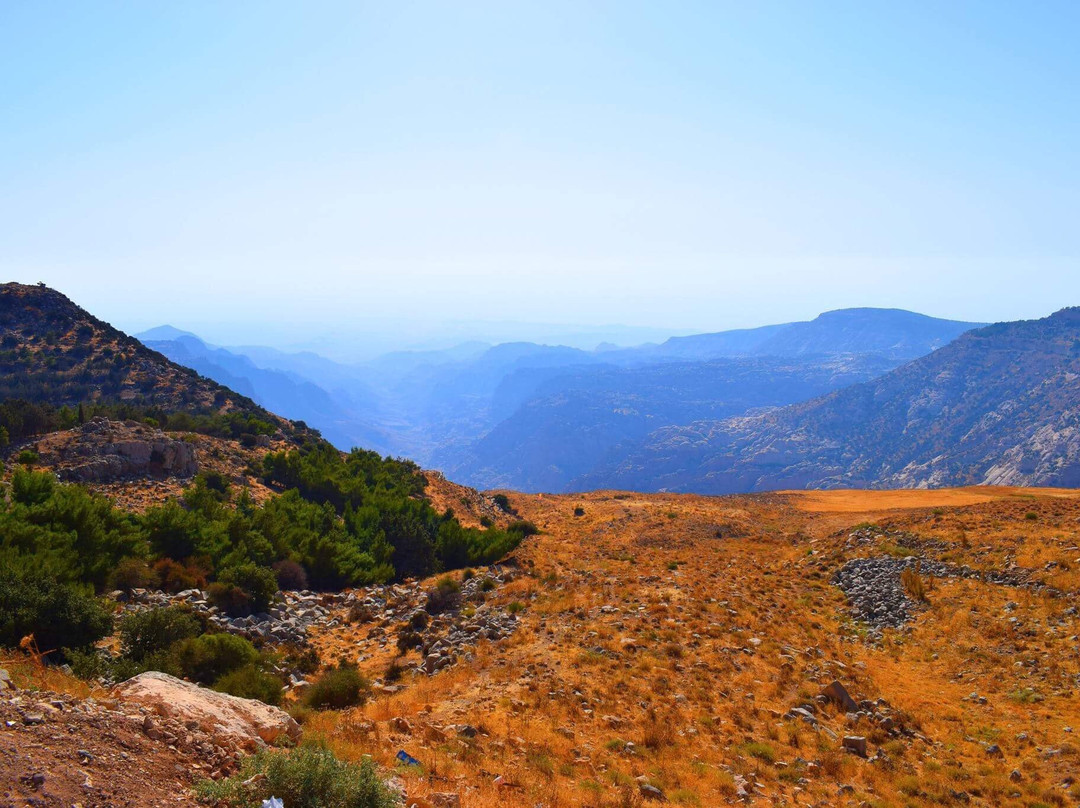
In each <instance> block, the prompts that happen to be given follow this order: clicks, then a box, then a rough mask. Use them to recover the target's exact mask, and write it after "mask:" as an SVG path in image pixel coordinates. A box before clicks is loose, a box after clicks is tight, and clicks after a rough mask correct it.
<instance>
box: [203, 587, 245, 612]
mask: <svg viewBox="0 0 1080 808" xmlns="http://www.w3.org/2000/svg"><path fill="white" fill-rule="evenodd" d="M206 597H207V599H208V600H209V601H210V602H211V603H212V604H214V605H215V606H217V607H218V608H219V609H221V611H223V612H225V614H228V615H231V616H232V617H244V616H246V615H249V614H251V613H252V608H251V598H250V597H249V596H248V593H247V592H245V591H244V590H243V589H241V588H240V587H238V586H236V585H234V584H225V583H221V582H220V581H214V583H212V584H210V586H208V587H207V589H206Z"/></svg>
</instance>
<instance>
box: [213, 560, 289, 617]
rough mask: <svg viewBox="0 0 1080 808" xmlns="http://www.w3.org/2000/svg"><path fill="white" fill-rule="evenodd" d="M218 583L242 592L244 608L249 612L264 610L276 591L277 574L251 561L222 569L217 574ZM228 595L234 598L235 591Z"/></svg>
mask: <svg viewBox="0 0 1080 808" xmlns="http://www.w3.org/2000/svg"><path fill="white" fill-rule="evenodd" d="M218 583H221V584H224V585H225V586H227V587H234V588H236V589H239V590H240V591H241V592H243V594H244V595H246V596H247V603H246V604H245V606H244V608H247V609H250V612H249V613H257V612H265V611H266V610H267V609H268V608H269V606H270V603H271V602H272V601H273V600H274V595H276V594H277V591H278V582H277V576H276V575H274V572H273V570H269V569H267V568H266V567H260V566H259V565H257V564H251V563H247V564H239V565H237V566H235V567H229V568H228V569H226V570H224V571H223V572H222V573H221V574H220V575H218ZM230 597H232V598H235V593H230ZM227 600H228V599H227Z"/></svg>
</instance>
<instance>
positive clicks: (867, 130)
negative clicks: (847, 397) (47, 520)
mask: <svg viewBox="0 0 1080 808" xmlns="http://www.w3.org/2000/svg"><path fill="white" fill-rule="evenodd" d="M1078 22H1080V7H1077V6H1075V5H1073V4H1067V3H1048V4H1041V5H1039V6H1038V7H1020V6H1015V5H1012V4H1004V3H956V4H950V5H949V6H947V7H941V6H940V5H937V4H924V3H912V4H904V5H903V6H895V5H891V6H885V5H877V6H869V5H865V4H839V5H835V4H829V5H825V4H821V5H814V4H805V3H798V4H796V3H764V4H755V5H753V6H747V5H746V4H734V3H730V4H729V3H681V4H675V5H670V4H669V5H666V6H664V7H659V6H654V5H651V4H638V3H619V4H606V3H601V4H596V5H585V4H576V3H546V4H543V5H539V6H530V5H517V4H515V5H514V6H513V7H510V6H506V5H503V4H490V3H477V4H455V5H446V4H439V3H419V4H410V5H408V6H407V7H406V6H404V5H403V4H379V3H340V2H326V3H317V4H311V5H305V6H304V8H303V10H301V9H299V8H298V7H296V6H295V5H293V4H288V3H280V2H268V3H258V4H256V3H244V2H237V3H230V4H227V5H214V4H183V5H153V6H149V5H146V6H123V5H95V6H90V5H83V4H76V3H61V4H58V5H57V4H53V5H49V6H47V7H46V6H40V5H34V4H8V5H6V6H4V7H3V8H0V42H2V43H3V46H4V47H3V48H0V68H2V69H3V74H4V75H5V77H6V79H7V81H6V88H5V89H6V93H5V103H4V105H3V107H2V111H0V114H2V115H3V124H4V125H3V126H2V127H0V183H2V188H3V191H4V193H3V194H0V216H2V217H3V221H4V222H5V237H4V249H3V250H2V251H0V275H2V276H3V277H6V278H11V279H15V280H20V281H23V282H28V283H34V282H37V281H44V282H45V283H47V284H49V285H50V286H54V287H55V288H57V289H60V290H61V291H63V292H64V293H65V294H67V295H69V296H70V297H71V298H72V299H73V300H75V301H76V302H78V303H79V304H80V305H82V306H84V307H86V308H87V309H89V310H91V311H93V312H95V313H96V314H98V315H99V316H101V317H103V318H105V319H107V320H109V321H110V322H113V323H114V324H116V325H117V326H119V327H122V328H124V329H125V330H129V331H139V330H143V329H145V328H149V327H152V326H155V325H160V324H163V323H171V324H173V325H175V326H177V327H179V328H183V329H187V330H191V331H195V332H196V333H200V334H201V335H203V336H205V337H206V338H207V339H209V340H211V341H213V342H217V343H221V344H236V343H237V342H241V341H246V342H257V343H262V344H273V341H272V340H278V344H301V343H303V342H305V341H308V342H315V343H318V342H319V341H320V340H323V341H329V342H331V343H332V342H333V341H334V340H342V339H344V340H351V339H358V338H362V337H359V336H358V335H364V334H367V335H369V337H370V339H371V340H373V341H376V340H378V339H379V338H386V339H385V345H386V346H389V347H405V346H409V345H423V344H428V343H436V342H438V341H439V340H446V339H450V338H459V339H470V338H477V337H476V336H474V335H480V334H483V333H485V332H491V333H494V334H505V335H507V336H506V338H507V339H511V338H513V336H512V335H513V334H514V333H515V332H514V330H513V329H512V328H511V329H507V328H505V327H503V326H501V325H500V326H499V327H498V328H494V327H492V325H491V324H505V323H521V324H550V326H549V327H548V328H549V330H550V331H551V332H552V333H553V334H558V333H569V332H572V331H574V330H581V329H583V328H584V329H587V328H594V327H595V326H593V325H591V324H601V323H602V324H611V323H616V324H622V325H623V326H625V327H626V329H627V333H628V334H633V333H640V334H652V335H654V337H653V338H658V337H659V336H660V334H661V333H690V332H709V331H719V330H727V329H732V328H743V327H752V326H756V325H763V324H766V323H779V322H789V321H795V320H806V319H810V318H812V317H814V316H816V315H817V314H818V313H820V312H822V311H826V310H830V309H837V308H847V307H855V306H875V307H895V308H903V309H909V310H912V311H918V312H922V313H925V314H929V315H932V316H937V317H945V318H951V319H960V320H969V321H999V320H1015V319H1026V318H1034V317H1041V316H1045V315H1047V314H1049V313H1051V312H1052V311H1055V310H1057V309H1059V308H1061V307H1063V306H1066V305H1069V304H1070V303H1080V272H1078V271H1077V263H1078V261H1077V259H1078V258H1080V230H1078V229H1077V228H1076V227H1075V223H1074V222H1073V218H1074V212H1075V210H1076V209H1077V201H1078V200H1080V160H1078V159H1077V153H1076V149H1075V143H1076V142H1077V140H1078V137H1077V136H1078V135H1080V125H1078V124H1080V112H1078V109H1080V107H1078V106H1077V105H1076V103H1075V102H1076V89H1075V88H1076V87H1077V86H1080V82H1078V79H1080V68H1078V65H1077V60H1076V59H1075V56H1074V43H1073V42H1072V36H1071V32H1073V31H1075V30H1076V29H1077V23H1078ZM461 324H465V326H466V327H464V328H462V327H461ZM582 324H583V325H582ZM567 326H573V328H569V329H568V328H566V327H567ZM530 328H531V327H522V328H520V329H519V330H520V331H521V333H522V336H521V337H519V338H528V336H527V335H528V334H529V333H538V332H537V330H536V329H531V330H530ZM605 328H606V326H605ZM635 329H645V330H642V331H635ZM608 330H611V329H608ZM615 330H618V329H615ZM541 331H542V329H541ZM245 333H246V334H250V335H251V336H250V337H249V338H248V339H246V340H240V339H239V336H241V335H243V334H245ZM458 335H460V336H458ZM480 338H482V337H480ZM628 338H629V337H628ZM635 339H636V338H635ZM282 341H284V342H282ZM639 341H646V340H645V339H642V340H639Z"/></svg>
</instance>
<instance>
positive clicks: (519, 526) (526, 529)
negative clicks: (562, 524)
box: [506, 519, 540, 538]
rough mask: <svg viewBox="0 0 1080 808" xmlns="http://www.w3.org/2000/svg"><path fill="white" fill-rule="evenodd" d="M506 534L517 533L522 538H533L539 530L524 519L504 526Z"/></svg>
mask: <svg viewBox="0 0 1080 808" xmlns="http://www.w3.org/2000/svg"><path fill="white" fill-rule="evenodd" d="M506 532H507V533H517V534H518V535H519V536H521V537H522V538H524V537H525V536H535V535H536V534H537V533H539V532H540V528H538V527H537V526H536V525H534V524H533V523H532V522H529V521H527V520H525V519H518V520H517V521H515V522H511V523H510V524H508V525H507V526H506Z"/></svg>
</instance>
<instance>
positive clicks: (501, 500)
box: [492, 494, 516, 513]
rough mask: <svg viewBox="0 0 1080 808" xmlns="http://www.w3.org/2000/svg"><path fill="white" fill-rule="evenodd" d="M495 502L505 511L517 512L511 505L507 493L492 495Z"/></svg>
mask: <svg viewBox="0 0 1080 808" xmlns="http://www.w3.org/2000/svg"><path fill="white" fill-rule="evenodd" d="M492 500H494V502H495V506H496V507H497V508H498V509H499V510H500V511H502V512H503V513H516V511H515V510H514V509H513V508H512V507H510V498H509V497H508V496H506V494H496V495H495V496H493V497H492Z"/></svg>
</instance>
